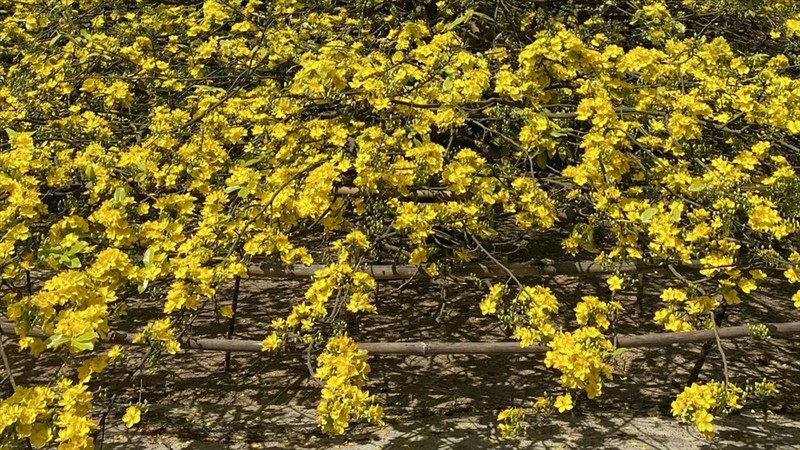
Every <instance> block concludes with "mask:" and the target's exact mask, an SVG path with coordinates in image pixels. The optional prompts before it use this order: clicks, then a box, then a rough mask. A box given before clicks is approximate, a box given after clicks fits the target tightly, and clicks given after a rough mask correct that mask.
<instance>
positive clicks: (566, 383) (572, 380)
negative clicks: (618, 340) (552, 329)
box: [544, 327, 614, 409]
mask: <svg viewBox="0 0 800 450" xmlns="http://www.w3.org/2000/svg"><path fill="white" fill-rule="evenodd" d="M547 345H548V346H549V347H550V351H548V352H547V355H546V356H545V359H544V364H545V366H547V367H552V368H554V369H556V370H558V371H559V372H561V378H560V382H561V386H563V387H565V388H567V389H581V390H585V391H586V394H587V395H588V396H589V398H590V399H592V398H595V397H597V396H598V395H600V394H601V393H602V390H603V380H604V379H611V376H612V374H611V367H610V366H609V365H608V364H606V358H607V357H608V355H609V354H610V353H611V352H612V351H613V350H614V345H613V344H612V343H611V341H609V340H608V338H606V337H605V336H604V335H603V333H601V332H600V330H598V329H597V328H595V327H581V328H578V329H577V330H575V331H574V332H564V331H560V332H558V333H557V334H556V335H555V336H554V337H553V339H552V340H551V341H550V342H549V343H548V344H547ZM561 401H562V402H565V401H566V400H565V399H562V400H561ZM570 404H571V402H570ZM565 405H566V403H565ZM559 409H561V408H559ZM564 409H572V408H571V407H570V408H566V406H565V407H564Z"/></svg>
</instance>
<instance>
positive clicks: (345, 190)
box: [335, 186, 455, 200]
mask: <svg viewBox="0 0 800 450" xmlns="http://www.w3.org/2000/svg"><path fill="white" fill-rule="evenodd" d="M361 193H362V191H361V189H359V188H357V187H354V186H352V187H351V186H342V187H338V188H336V190H335V194H336V195H359V194H361ZM407 197H410V198H415V199H417V200H448V199H451V198H453V197H455V196H454V195H453V193H452V192H451V191H448V190H446V189H417V190H414V191H411V195H408V196H407Z"/></svg>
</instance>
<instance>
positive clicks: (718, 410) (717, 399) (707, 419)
mask: <svg viewBox="0 0 800 450" xmlns="http://www.w3.org/2000/svg"><path fill="white" fill-rule="evenodd" d="M742 397H743V391H742V390H741V389H740V388H737V387H736V386H734V385H732V384H727V385H726V384H724V383H720V382H711V383H708V384H697V383H693V384H692V385H691V386H688V387H686V388H684V390H683V392H681V393H680V394H678V397H677V398H676V399H675V401H673V402H672V414H673V415H674V416H675V417H680V419H681V420H682V421H684V422H689V423H694V425H695V426H696V427H697V429H698V431H700V432H701V433H704V434H706V435H708V436H713V434H714V425H713V421H714V417H715V416H720V415H725V414H727V413H729V412H731V411H734V410H737V409H741V408H742V405H741V403H740V402H741V401H742Z"/></svg>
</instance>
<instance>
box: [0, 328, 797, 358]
mask: <svg viewBox="0 0 800 450" xmlns="http://www.w3.org/2000/svg"><path fill="white" fill-rule="evenodd" d="M765 325H766V327H767V329H768V330H769V335H770V336H774V337H779V336H790V335H795V334H800V322H786V323H768V324H765ZM0 330H1V331H2V333H3V334H8V335H15V334H16V332H15V330H14V324H13V323H10V322H0ZM718 333H719V338H720V339H724V340H730V339H741V338H746V337H750V335H751V332H750V327H749V326H747V325H741V326H735V327H724V328H719V329H718ZM28 336H32V337H40V338H45V337H47V336H48V335H47V334H45V333H43V332H42V331H41V330H38V329H33V330H31V331H30V332H29V333H28ZM134 336H135V335H134V334H132V333H123V332H119V331H112V332H111V333H109V334H108V335H107V336H106V338H105V339H104V340H105V341H106V342H110V343H114V344H123V345H147V344H146V343H141V344H133V342H132V341H133V338H134ZM715 339H716V335H715V334H714V330H699V331H686V332H680V333H650V334H643V335H624V336H619V337H618V338H617V347H619V348H650V347H664V346H667V345H675V344H696V343H702V342H708V341H713V340H715ZM181 345H182V347H183V348H184V349H192V350H201V351H214V352H240V353H256V352H260V351H261V341H253V340H227V339H189V338H187V339H182V340H181ZM358 345H359V347H360V348H362V349H364V350H366V351H367V352H369V353H370V354H372V355H419V356H430V355H485V354H531V353H544V352H547V351H548V350H549V347H547V346H543V345H537V346H532V347H525V348H521V347H520V345H519V342H362V343H359V344H358Z"/></svg>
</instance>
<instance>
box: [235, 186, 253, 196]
mask: <svg viewBox="0 0 800 450" xmlns="http://www.w3.org/2000/svg"><path fill="white" fill-rule="evenodd" d="M237 195H239V198H241V199H245V198H247V196H248V195H250V188H248V187H247V186H245V187H243V188H241V189H239V193H238V194H237Z"/></svg>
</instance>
